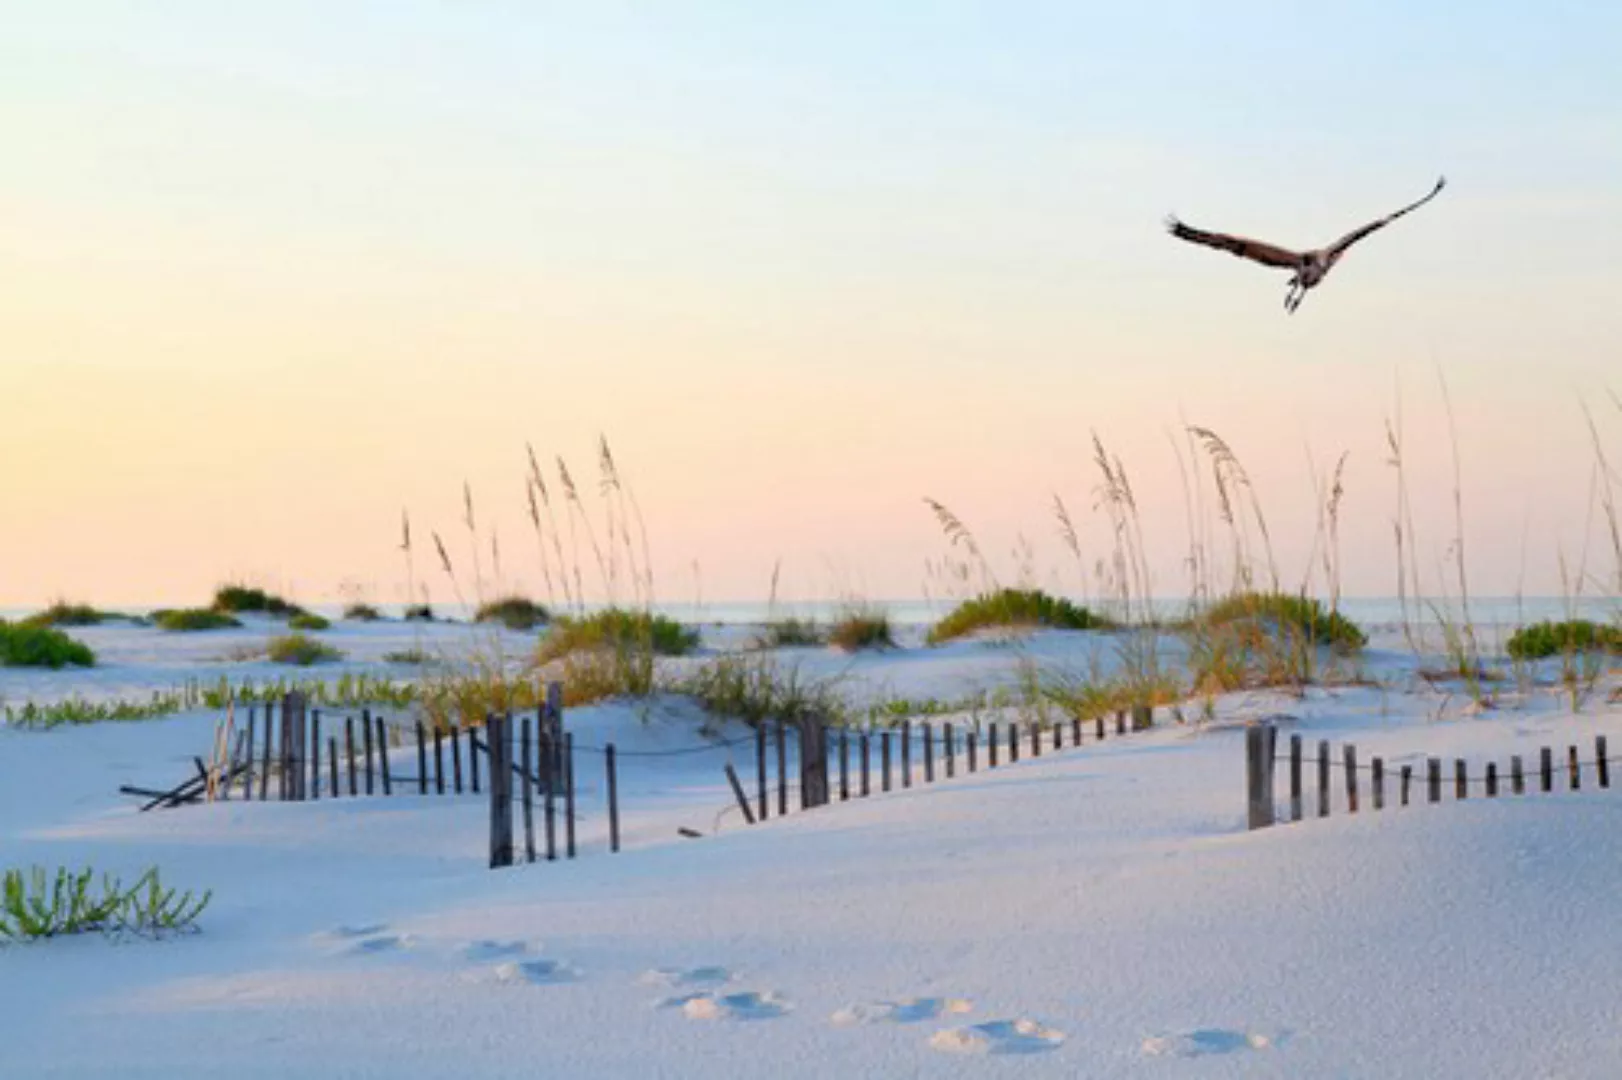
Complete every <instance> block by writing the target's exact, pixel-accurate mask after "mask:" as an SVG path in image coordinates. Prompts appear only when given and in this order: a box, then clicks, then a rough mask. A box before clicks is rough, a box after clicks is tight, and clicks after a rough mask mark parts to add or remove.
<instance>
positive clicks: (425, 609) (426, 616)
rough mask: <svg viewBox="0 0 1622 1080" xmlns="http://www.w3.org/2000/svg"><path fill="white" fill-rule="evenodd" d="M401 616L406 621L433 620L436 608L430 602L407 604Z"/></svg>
mask: <svg viewBox="0 0 1622 1080" xmlns="http://www.w3.org/2000/svg"><path fill="white" fill-rule="evenodd" d="M401 618H403V619H404V620H405V621H406V622H433V621H434V609H433V607H432V606H431V605H429V604H407V605H406V609H405V613H404V614H403V615H401Z"/></svg>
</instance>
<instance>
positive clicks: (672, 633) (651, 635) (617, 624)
mask: <svg viewBox="0 0 1622 1080" xmlns="http://www.w3.org/2000/svg"><path fill="white" fill-rule="evenodd" d="M697 647H698V631H697V630H690V629H688V628H687V627H685V626H683V625H682V624H681V623H679V622H677V621H676V620H674V619H671V618H667V617H666V616H664V615H655V614H653V613H652V612H649V611H629V610H627V609H625V608H607V609H605V610H603V611H598V612H594V613H592V614H590V615H584V616H579V617H575V616H569V615H561V616H559V617H558V618H557V620H556V621H555V622H553V624H552V628H551V630H550V631H549V632H548V633H547V635H546V636H545V637H543V638H542V639H541V644H540V647H539V650H538V652H537V653H536V658H537V659H538V660H539V661H540V662H541V663H543V664H544V663H546V662H547V661H550V660H556V659H558V658H560V657H563V656H567V655H568V654H570V653H575V652H593V651H597V650H610V651H627V650H628V651H640V652H646V653H651V654H656V655H659V656H683V655H685V654H687V653H689V652H692V651H693V649H695V648H697Z"/></svg>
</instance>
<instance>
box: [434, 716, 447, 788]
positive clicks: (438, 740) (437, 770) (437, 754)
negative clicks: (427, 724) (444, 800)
mask: <svg viewBox="0 0 1622 1080" xmlns="http://www.w3.org/2000/svg"><path fill="white" fill-rule="evenodd" d="M434 794H435V795H443V794H445V733H444V732H443V731H441V730H440V729H439V725H438V724H437V723H436V724H435V725H434Z"/></svg>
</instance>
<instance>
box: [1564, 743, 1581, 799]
mask: <svg viewBox="0 0 1622 1080" xmlns="http://www.w3.org/2000/svg"><path fill="white" fill-rule="evenodd" d="M1566 761H1567V762H1568V764H1569V765H1570V768H1571V790H1573V791H1581V790H1582V786H1583V781H1582V776H1581V775H1580V774H1579V773H1578V771H1577V748H1576V747H1575V746H1573V747H1571V748H1569V749H1568V750H1567V752H1566Z"/></svg>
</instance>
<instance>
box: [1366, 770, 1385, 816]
mask: <svg viewBox="0 0 1622 1080" xmlns="http://www.w3.org/2000/svg"><path fill="white" fill-rule="evenodd" d="M1369 766H1370V768H1371V769H1372V770H1373V776H1372V778H1371V783H1372V785H1373V788H1374V808H1375V809H1376V810H1384V809H1385V762H1384V761H1383V760H1382V759H1380V758H1374V759H1372V760H1371V761H1370V762H1369Z"/></svg>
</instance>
